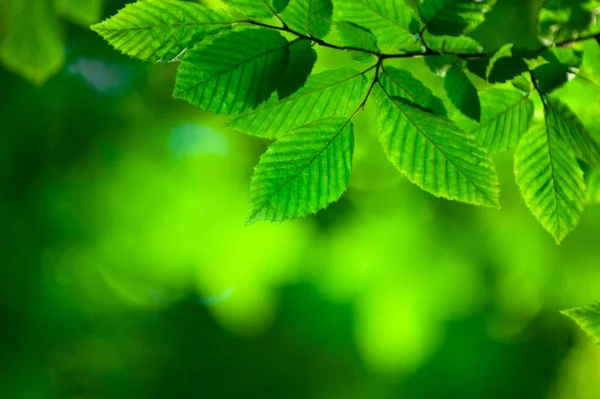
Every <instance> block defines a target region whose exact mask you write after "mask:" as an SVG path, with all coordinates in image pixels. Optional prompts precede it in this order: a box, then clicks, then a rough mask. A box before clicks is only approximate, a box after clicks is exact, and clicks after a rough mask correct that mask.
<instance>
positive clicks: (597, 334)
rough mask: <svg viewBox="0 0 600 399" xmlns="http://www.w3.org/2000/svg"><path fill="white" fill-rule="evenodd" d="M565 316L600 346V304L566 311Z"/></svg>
mask: <svg viewBox="0 0 600 399" xmlns="http://www.w3.org/2000/svg"><path fill="white" fill-rule="evenodd" d="M562 314H564V315H565V316H568V317H570V318H571V319H573V320H574V321H575V323H577V325H579V327H581V329H582V330H583V331H585V332H586V333H587V334H589V335H590V337H592V338H593V339H594V340H596V343H597V344H599V345H600V302H597V303H595V304H592V305H588V306H583V307H580V308H574V309H569V310H564V311H563V312H562Z"/></svg>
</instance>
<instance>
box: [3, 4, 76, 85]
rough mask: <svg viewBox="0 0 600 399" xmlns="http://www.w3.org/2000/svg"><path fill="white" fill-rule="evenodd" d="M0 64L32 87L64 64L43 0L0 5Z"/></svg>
mask: <svg viewBox="0 0 600 399" xmlns="http://www.w3.org/2000/svg"><path fill="white" fill-rule="evenodd" d="M0 28H1V29H2V31H3V35H2V36H0V62H1V63H2V64H3V65H4V66H5V67H6V68H7V69H8V70H11V71H13V72H15V73H17V74H19V75H21V76H23V77H24V78H25V79H27V80H29V81H30V82H31V83H33V84H35V85H42V84H43V83H45V82H46V80H48V78H50V76H52V75H54V74H55V73H56V72H58V71H59V70H60V68H61V67H62V65H63V63H64V58H65V56H64V50H63V46H64V43H63V37H62V35H61V33H60V26H59V20H58V17H57V15H56V13H55V11H54V9H53V7H52V4H51V3H50V2H49V1H47V0H21V1H16V0H9V1H4V2H3V3H0Z"/></svg>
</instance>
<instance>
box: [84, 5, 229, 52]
mask: <svg viewBox="0 0 600 399" xmlns="http://www.w3.org/2000/svg"><path fill="white" fill-rule="evenodd" d="M232 22H233V19H232V17H231V16H230V15H228V14H226V13H225V12H223V11H215V10H210V9H208V8H206V7H204V6H202V5H200V4H198V3H191V2H182V1H178V0H146V1H139V2H137V3H132V4H129V5H127V6H126V7H125V8H123V9H122V10H121V11H119V12H118V13H117V14H116V15H115V16H113V17H111V18H109V19H108V20H106V21H104V22H102V23H99V24H96V25H94V26H92V29H93V30H94V31H96V32H97V33H98V34H100V36H102V37H103V38H104V39H106V41H108V42H109V43H110V44H111V45H112V46H113V47H115V48H116V49H117V50H119V51H121V52H122V53H123V54H127V55H130V56H132V57H135V58H139V59H142V60H149V61H171V60H173V59H175V58H176V57H177V56H178V55H179V54H181V52H182V51H184V50H185V49H186V48H188V47H189V46H191V45H193V44H194V43H195V42H198V41H200V40H201V39H202V38H203V37H204V36H208V35H210V34H213V33H216V32H218V31H220V30H222V29H224V28H226V27H228V26H229V25H231V23H232Z"/></svg>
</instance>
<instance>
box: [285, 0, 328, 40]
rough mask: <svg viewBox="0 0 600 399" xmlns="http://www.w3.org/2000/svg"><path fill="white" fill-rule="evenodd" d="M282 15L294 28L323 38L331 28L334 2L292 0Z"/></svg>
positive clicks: (326, 0)
mask: <svg viewBox="0 0 600 399" xmlns="http://www.w3.org/2000/svg"><path fill="white" fill-rule="evenodd" d="M281 17H282V18H283V20H284V21H285V22H286V23H287V24H288V25H289V27H290V28H292V29H293V30H295V31H297V32H300V33H303V34H305V35H310V36H313V37H316V38H319V39H322V38H324V37H325V36H327V34H328V33H329V31H330V30H331V20H332V18H333V4H332V3H331V0H290V3H289V5H288V7H287V8H286V10H285V11H284V12H283V13H282V14H281Z"/></svg>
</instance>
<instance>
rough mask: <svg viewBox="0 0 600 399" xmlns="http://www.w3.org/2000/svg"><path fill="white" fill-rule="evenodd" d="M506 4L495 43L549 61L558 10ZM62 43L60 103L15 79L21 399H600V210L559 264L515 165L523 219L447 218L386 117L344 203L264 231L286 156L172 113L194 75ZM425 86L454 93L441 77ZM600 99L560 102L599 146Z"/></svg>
mask: <svg viewBox="0 0 600 399" xmlns="http://www.w3.org/2000/svg"><path fill="white" fill-rule="evenodd" d="M5 1H6V0H5ZM8 1H13V0H8ZM124 3H125V2H124V1H122V0H113V1H109V2H107V9H106V10H105V13H104V15H105V16H108V15H112V14H114V13H115V12H116V11H117V10H118V9H119V8H121V7H122V6H123V4H124ZM499 3H500V5H499V7H505V8H504V9H503V10H502V12H498V14H495V12H496V11H493V12H492V13H490V15H489V16H488V21H487V22H486V24H485V25H484V26H482V27H481V28H480V29H479V31H478V32H476V33H475V36H476V37H478V39H479V40H481V41H482V42H483V43H484V44H485V45H486V46H487V47H488V48H492V47H497V46H498V45H500V44H502V39H504V40H506V39H507V38H508V40H511V37H510V35H514V37H512V40H521V41H522V42H523V43H529V45H535V40H534V39H533V38H534V37H535V30H532V29H533V28H532V26H533V23H532V22H531V21H533V20H534V13H533V11H532V10H533V9H534V8H535V7H532V10H529V11H528V10H527V7H523V4H522V3H521V2H519V1H516V0H504V1H500V2H499ZM507 12H508V13H509V14H508V15H513V16H514V21H510V27H511V29H510V32H507V30H506V24H507V22H506V21H504V20H503V19H502V18H500V16H502V15H506V13H507ZM63 28H64V34H65V37H66V38H67V40H66V46H65V49H64V54H65V64H64V66H63V67H62V69H61V70H60V72H59V73H58V74H57V75H55V76H54V77H53V78H51V79H50V80H49V81H48V82H47V83H46V84H45V85H43V86H42V87H34V86H32V85H31V84H29V83H27V82H26V81H25V80H23V79H22V78H20V77H18V76H16V75H14V74H11V73H9V72H8V71H6V70H4V69H0V87H1V93H2V96H1V99H0V103H1V107H0V126H1V127H2V128H1V134H0V163H1V164H0V185H1V188H0V223H1V226H2V237H1V238H2V240H1V242H2V247H3V250H2V262H1V267H0V398H3V399H4V398H6V399H46V398H52V399H54V398H57V399H121V398H123V399H125V398H126V399H136V398H144V399H151V398H161V399H163V398H186V399H187V398H209V399H212V398H214V399H222V398H311V399H312V398H314V399H338V398H339V399H352V398H360V399H364V398H369V399H391V398H398V399H453V398H457V399H459V398H460V399H471V398H472V399H481V398H486V399H496V398H497V399H506V398H515V399H519V398H523V399H538V398H539V399H597V398H599V397H600V378H598V376H599V375H600V348H599V347H597V346H595V345H594V344H593V342H592V341H591V340H590V339H589V338H587V337H585V336H584V335H583V333H580V332H579V331H578V330H577V328H576V326H574V325H573V324H572V323H571V322H570V321H569V320H567V319H566V318H565V317H563V316H561V315H560V314H559V313H558V311H559V310H560V309H564V308H569V307H573V306H578V305H583V304H586V303H591V302H593V301H596V300H599V299H600V268H599V266H600V245H599V238H598V237H600V207H599V206H590V207H589V208H588V210H587V211H586V213H585V216H584V218H583V220H582V222H581V225H580V227H579V228H578V229H577V230H576V231H575V232H574V233H573V234H572V235H571V236H569V237H568V238H567V240H566V241H565V242H564V244H562V245H561V246H560V247H559V246H556V245H555V244H554V241H553V239H552V237H551V236H550V235H549V234H547V233H546V232H545V231H544V230H543V228H542V227H541V226H539V225H538V224H537V222H536V221H535V219H534V217H533V216H532V215H531V214H530V213H529V211H528V210H527V209H526V207H525V205H524V203H523V201H522V199H521V198H520V194H519V192H518V189H517V187H516V184H515V183H514V175H513V172H512V160H511V154H506V155H503V156H500V157H498V158H497V159H496V161H497V166H498V171H499V173H500V176H501V180H502V187H501V188H502V205H503V209H502V210H501V211H495V210H488V209H480V208H475V207H470V206H467V205H462V204H459V203H453V202H448V201H444V200H438V199H435V198H433V197H431V196H429V195H428V194H426V193H424V192H422V191H420V190H419V189H418V188H417V187H415V186H413V185H411V184H410V183H409V182H407V181H406V180H405V179H404V178H402V177H401V176H400V174H399V173H398V172H396V171H395V170H394V169H393V167H392V166H391V165H390V164H389V162H388V161H387V160H386V159H385V156H384V155H383V152H382V151H381V149H380V148H379V144H378V142H377V138H376V132H375V130H374V129H373V117H374V112H373V110H372V109H371V108H367V111H366V112H365V113H364V115H361V116H360V119H358V120H357V127H356V132H357V137H356V142H357V143H356V152H355V154H356V155H355V166H354V174H353V178H352V181H351V185H350V188H349V190H348V192H347V193H346V195H345V196H344V197H343V199H342V200H341V201H339V202H338V203H336V204H334V205H333V206H332V207H331V208H330V209H328V210H326V211H324V212H321V213H320V214H319V215H318V216H315V217H311V218H308V219H306V220H301V221H295V222H288V223H283V224H258V225H253V226H249V227H246V226H244V220H245V212H246V206H247V190H248V186H249V181H250V176H251V173H252V168H253V166H254V165H255V164H256V162H257V161H258V157H259V156H260V154H261V153H262V151H264V149H265V147H266V145H267V144H268V143H267V142H264V141H261V140H258V139H254V138H249V137H245V136H243V135H241V134H239V133H236V132H233V131H231V130H229V129H227V128H225V127H223V126H224V125H225V123H226V122H227V117H215V116H213V115H210V114H205V113H202V112H200V111H198V110H196V109H194V108H193V107H191V106H189V105H187V104H186V103H184V102H181V101H176V100H173V99H172V98H171V90H172V86H173V82H174V72H175V68H176V66H174V65H166V64H162V65H149V64H143V63H141V62H138V61H135V60H131V59H128V58H126V57H123V56H121V55H120V54H118V52H116V51H114V50H112V49H111V48H109V46H108V45H107V44H105V43H104V42H103V41H102V40H101V39H100V38H99V37H97V36H96V35H94V34H93V33H91V32H89V31H87V30H85V29H83V28H81V27H77V26H75V25H70V24H65V25H64V27H63ZM507 33H508V36H507ZM531 43H533V44H531ZM589 46H591V47H590V52H591V53H593V51H596V54H600V52H599V49H598V48H597V46H594V45H592V44H590V45H589ZM320 54H321V59H320V61H319V64H318V66H317V69H318V70H322V69H324V68H328V67H336V66H337V65H340V64H345V63H347V62H348V57H347V56H346V55H343V54H342V55H340V54H338V53H336V52H327V51H322V52H321V53H320ZM403 67H405V68H407V69H409V70H410V71H412V72H413V73H414V74H415V75H416V76H418V77H420V78H423V80H424V81H426V83H427V84H428V85H429V86H430V87H432V89H433V90H434V91H435V92H436V93H437V94H438V95H440V96H443V89H442V86H441V84H440V83H441V79H440V78H437V77H434V76H430V74H429V73H428V72H426V71H425V69H424V68H423V62H422V60H408V61H405V64H404V65H403ZM598 90H599V89H598V88H597V87H595V86H593V85H591V84H590V83H589V82H586V81H584V80H582V79H575V80H573V81H572V82H571V83H570V84H569V85H568V86H567V87H566V88H565V89H563V90H562V91H561V93H559V94H560V95H561V97H563V98H567V99H569V101H571V104H572V105H573V107H574V108H575V109H577V110H578V111H579V112H580V114H581V116H582V118H583V119H584V120H585V122H586V124H587V126H588V127H589V128H590V129H592V131H593V132H594V133H595V134H598V133H599V132H600V127H599V125H598V119H599V118H598V115H600V101H599V100H600V94H599V91H598Z"/></svg>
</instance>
